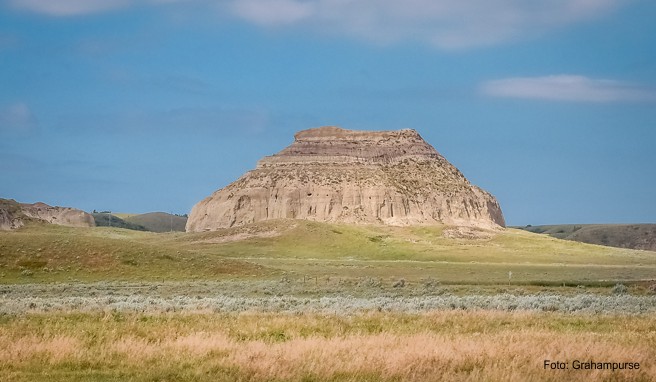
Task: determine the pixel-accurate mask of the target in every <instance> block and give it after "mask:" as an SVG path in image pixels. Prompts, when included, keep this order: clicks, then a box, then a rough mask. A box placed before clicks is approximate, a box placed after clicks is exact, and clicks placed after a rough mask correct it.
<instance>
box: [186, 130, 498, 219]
mask: <svg viewBox="0 0 656 382" xmlns="http://www.w3.org/2000/svg"><path fill="white" fill-rule="evenodd" d="M294 137H295V140H294V143H292V144H291V145H290V146H288V147H287V148H285V149H284V150H282V151H281V152H279V153H278V154H276V155H273V156H269V157H265V158H263V159H262V160H260V162H259V163H258V165H257V168H256V169H255V170H252V171H249V172H247V173H246V174H244V175H243V176H242V177H241V178H239V179H238V180H237V181H235V182H234V183H232V184H230V185H228V186H227V187H225V188H223V189H221V190H218V191H216V192H215V193H213V194H212V195H211V196H209V197H207V198H205V199H204V200H202V201H201V202H199V203H198V204H196V205H195V206H194V208H193V209H192V211H191V214H190V216H189V220H188V221H187V226H186V230H187V231H188V232H198V231H211V230H217V229H220V228H227V227H233V226H239V225H244V224H249V223H254V222H258V221H263V220H270V219H281V218H288V219H307V220H314V221H324V222H345V223H382V224H389V225H411V224H436V223H443V224H450V225H458V226H472V227H483V228H495V227H500V226H504V225H505V223H504V219H503V215H502V213H501V209H500V207H499V204H498V203H497V201H496V199H495V198H494V197H493V196H492V195H490V194H489V193H487V192H485V191H483V190H482V189H480V188H478V187H476V186H473V185H472V184H471V183H469V181H467V179H466V178H465V177H464V176H463V175H462V173H460V171H459V170H458V169H457V168H455V167H454V166H453V165H451V164H450V163H449V162H448V161H447V160H446V159H444V157H442V156H441V155H440V154H439V153H438V152H437V151H436V150H435V149H434V148H433V147H432V146H431V145H429V144H428V143H426V141H424V140H423V139H422V138H421V136H420V135H419V134H418V133H417V132H416V131H414V130H399V131H379V132H371V131H353V130H345V129H341V128H338V127H332V126H331V127H321V128H316V129H309V130H304V131H301V132H298V133H297V134H296V135H295V136H294Z"/></svg>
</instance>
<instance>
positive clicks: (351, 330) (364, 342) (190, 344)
mask: <svg viewBox="0 0 656 382" xmlns="http://www.w3.org/2000/svg"><path fill="white" fill-rule="evenodd" d="M509 272H511V275H512V277H510V278H509ZM654 313H656V252H649V251H638V250H628V249H619V248H611V247H603V246H597V245H589V244H582V243H577V242H572V241H564V240H559V239H555V238H551V237H548V236H545V235H540V234H535V233H530V232H525V231H522V230H515V229H505V230H499V231H484V230H475V229H458V228H455V227H448V226H431V227H387V226H350V225H340V224H325V223H315V222H307V221H270V222H266V223H262V224H257V225H251V226H246V227H240V228H232V229H225V230H221V231H217V232H206V233H193V234H188V233H179V232H173V233H152V232H142V231H132V230H126V229H120V228H110V227H94V228H67V227H60V226H54V225H45V224H30V225H28V226H27V227H24V228H22V229H19V230H16V231H11V232H6V231H4V232H0V348H2V349H3V351H1V352H0V376H1V378H0V379H1V380H3V381H5V380H6V381H12V382H13V381H16V382H19V381H49V382H53V381H118V380H130V381H263V380H266V381H434V380H443V381H527V380H531V381H562V380H568V381H589V380H599V381H652V380H656V363H655V362H654V356H655V355H656V353H655V352H654V349H656V337H655V335H654V333H656V322H655V321H654V317H655V316H654ZM546 359H549V360H554V361H563V362H567V363H568V365H569V368H568V369H566V370H556V371H554V370H546V369H544V367H543V364H544V361H545V360H546ZM591 359H593V360H595V361H599V362H611V363H612V362H615V363H623V362H624V363H625V362H630V363H639V364H640V369H638V370H617V371H612V370H578V369H577V370H575V369H573V368H572V363H573V362H574V361H583V362H585V361H589V360H591Z"/></svg>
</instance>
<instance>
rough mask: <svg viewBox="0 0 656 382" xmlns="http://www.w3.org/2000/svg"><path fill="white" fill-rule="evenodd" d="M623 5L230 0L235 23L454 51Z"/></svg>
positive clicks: (508, 0) (510, 0) (616, 0)
mask: <svg viewBox="0 0 656 382" xmlns="http://www.w3.org/2000/svg"><path fill="white" fill-rule="evenodd" d="M625 2H626V0H544V1H540V2H535V1H526V0H405V1H398V0H232V2H231V7H230V9H231V10H232V12H233V13H234V15H236V16H237V17H239V18H242V19H244V20H246V21H248V22H251V23H254V24H256V25H262V26H267V27H270V26H279V27H283V26H284V27H303V28H307V29H314V30H318V31H320V32H322V33H328V34H343V35H349V36H354V37H357V38H360V39H365V40H371V41H375V42H381V43H390V42H396V41H400V40H416V41H424V42H428V43H430V44H432V45H435V46H437V47H440V48H445V49H459V48H468V47H472V46H482V45H492V44H497V43H501V42H505V41H509V40H516V39H522V38H526V37H527V36H534V35H536V34H540V33H544V32H545V31H548V30H550V29H552V28H557V27H560V26H563V25H567V24H571V23H576V22H579V21H582V20H587V19H592V18H596V17H599V16H602V15H604V14H606V13H608V12H610V11H612V10H613V9H615V8H617V7H618V6H619V5H621V4H623V3H625Z"/></svg>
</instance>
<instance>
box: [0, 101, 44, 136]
mask: <svg viewBox="0 0 656 382" xmlns="http://www.w3.org/2000/svg"><path fill="white" fill-rule="evenodd" d="M36 126H37V120H36V117H35V116H34V114H33V113H32V110H30V108H29V106H27V104H25V103H23V102H17V103H14V104H11V105H7V106H4V107H0V132H8V133H26V132H29V131H31V130H33V129H34V128H35V127H36Z"/></svg>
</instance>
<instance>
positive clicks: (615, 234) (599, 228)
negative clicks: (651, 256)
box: [513, 224, 656, 251]
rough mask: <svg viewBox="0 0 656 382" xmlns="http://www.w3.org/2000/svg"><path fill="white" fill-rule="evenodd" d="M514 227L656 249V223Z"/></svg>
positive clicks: (605, 243) (582, 241) (605, 242)
mask: <svg viewBox="0 0 656 382" xmlns="http://www.w3.org/2000/svg"><path fill="white" fill-rule="evenodd" d="M513 228H519V229H522V230H525V231H529V232H533V233H541V234H545V235H549V236H552V237H555V238H558V239H565V240H573V241H578V242H581V243H588V244H598V245H606V246H609V247H617V248H631V249H642V250H646V251H656V224H558V225H537V226H532V225H528V226H524V227H513Z"/></svg>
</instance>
